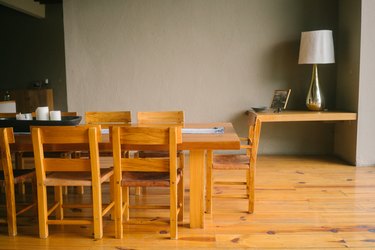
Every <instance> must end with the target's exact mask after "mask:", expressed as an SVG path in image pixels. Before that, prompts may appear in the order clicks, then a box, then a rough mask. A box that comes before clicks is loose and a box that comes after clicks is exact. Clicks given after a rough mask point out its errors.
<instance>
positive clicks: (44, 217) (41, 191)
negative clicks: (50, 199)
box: [37, 183, 48, 239]
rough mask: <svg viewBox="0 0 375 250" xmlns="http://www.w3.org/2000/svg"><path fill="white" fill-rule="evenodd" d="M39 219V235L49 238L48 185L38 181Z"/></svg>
mask: <svg viewBox="0 0 375 250" xmlns="http://www.w3.org/2000/svg"><path fill="white" fill-rule="evenodd" d="M37 192H38V220H39V237H40V238H42V239H46V238H48V224H47V221H48V208H47V187H46V186H45V185H44V184H43V183H38V185H37Z"/></svg>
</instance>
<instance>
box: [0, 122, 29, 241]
mask: <svg viewBox="0 0 375 250" xmlns="http://www.w3.org/2000/svg"><path fill="white" fill-rule="evenodd" d="M14 142H15V141H14V135H13V128H0V150H1V165H2V168H3V170H2V171H0V186H5V196H6V207H7V220H6V222H7V223H8V234H9V236H16V235H17V222H16V217H17V215H19V214H22V213H24V212H26V211H28V210H29V209H30V208H32V207H34V206H35V204H36V203H35V202H34V203H32V204H30V205H27V206H26V207H24V208H22V209H21V210H19V211H17V209H16V197H15V193H14V185H15V184H17V183H20V182H26V181H27V182H31V183H33V184H35V183H34V180H35V171H34V169H16V170H13V167H12V158H11V153H10V147H9V144H10V143H14ZM33 186H34V185H33ZM34 201H35V197H34Z"/></svg>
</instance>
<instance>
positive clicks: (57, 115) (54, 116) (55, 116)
mask: <svg viewBox="0 0 375 250" xmlns="http://www.w3.org/2000/svg"><path fill="white" fill-rule="evenodd" d="M49 118H50V119H51V121H61V111H60V110H53V111H50V112H49Z"/></svg>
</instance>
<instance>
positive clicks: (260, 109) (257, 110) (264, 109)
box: [251, 107, 268, 112]
mask: <svg viewBox="0 0 375 250" xmlns="http://www.w3.org/2000/svg"><path fill="white" fill-rule="evenodd" d="M251 108H252V109H253V110H254V111H255V112H263V111H266V110H267V109H268V107H256V108H255V107H251Z"/></svg>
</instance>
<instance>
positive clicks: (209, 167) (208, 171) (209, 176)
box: [206, 150, 213, 214]
mask: <svg viewBox="0 0 375 250" xmlns="http://www.w3.org/2000/svg"><path fill="white" fill-rule="evenodd" d="M212 163H213V151H212V150H208V151H207V160H206V213H207V214H211V213H212V188H213V187H212Z"/></svg>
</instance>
